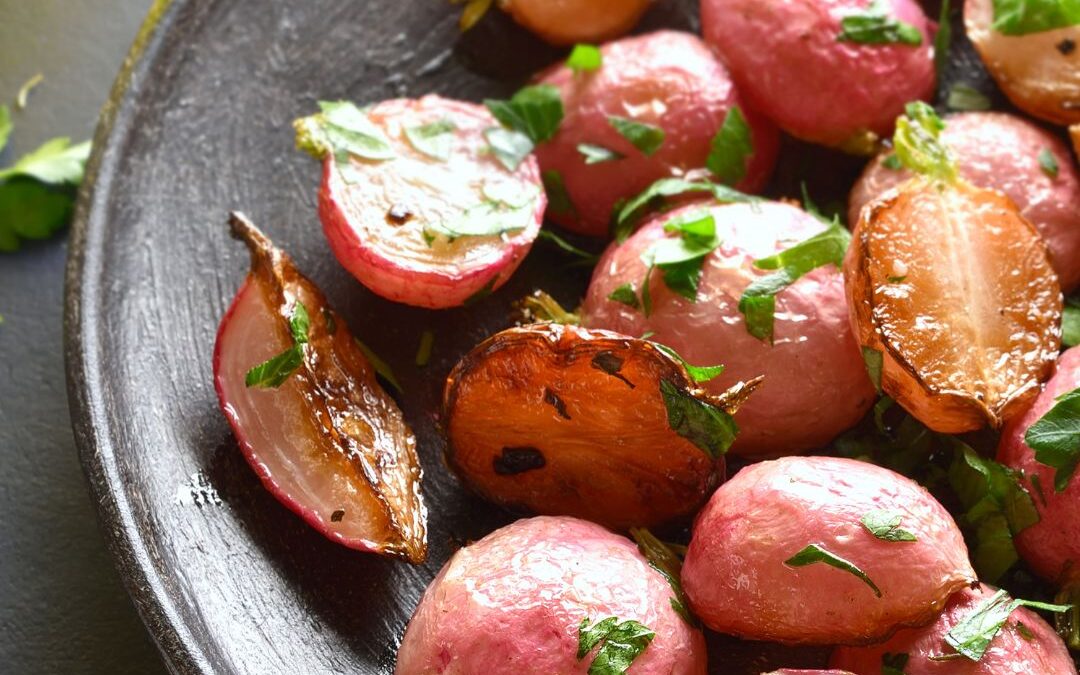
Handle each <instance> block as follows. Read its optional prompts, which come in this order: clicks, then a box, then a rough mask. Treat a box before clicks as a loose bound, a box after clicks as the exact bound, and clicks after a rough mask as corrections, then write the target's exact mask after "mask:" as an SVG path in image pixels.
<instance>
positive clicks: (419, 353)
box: [416, 330, 435, 368]
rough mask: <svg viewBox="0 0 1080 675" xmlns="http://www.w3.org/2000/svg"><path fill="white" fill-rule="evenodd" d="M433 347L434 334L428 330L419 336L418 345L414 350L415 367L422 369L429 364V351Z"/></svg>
mask: <svg viewBox="0 0 1080 675" xmlns="http://www.w3.org/2000/svg"><path fill="white" fill-rule="evenodd" d="M434 346H435V333H432V332H431V331H429V330H426V331H424V332H423V333H421V334H420V345H419V346H418V347H417V348H416V365H417V366H418V367H420V368H423V367H424V366H426V365H427V364H428V363H430V362H431V349H432V347H434Z"/></svg>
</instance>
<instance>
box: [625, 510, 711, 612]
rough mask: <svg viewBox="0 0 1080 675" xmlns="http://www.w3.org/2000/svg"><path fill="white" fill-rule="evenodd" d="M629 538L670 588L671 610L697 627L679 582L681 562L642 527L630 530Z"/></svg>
mask: <svg viewBox="0 0 1080 675" xmlns="http://www.w3.org/2000/svg"><path fill="white" fill-rule="evenodd" d="M630 536H631V537H633V538H634V541H635V542H637V545H638V550H639V551H641V554H642V555H643V556H645V559H646V560H648V561H649V565H650V566H651V567H652V568H653V569H654V570H656V571H657V572H659V573H660V575H661V576H663V577H664V578H665V579H667V582H668V584H669V585H670V586H671V592H672V597H671V608H672V609H674V610H675V612H676V613H678V615H679V616H681V617H682V618H683V621H685V622H686V623H688V624H689V625H691V626H694V627H697V624H696V622H695V621H694V618H693V616H692V615H691V614H690V610H689V609H688V608H687V607H688V605H689V603H688V602H687V600H686V593H685V592H684V591H683V587H682V582H681V581H680V578H681V575H682V560H680V559H679V556H678V555H676V554H675V552H674V551H672V550H671V549H670V548H669V547H668V546H667V544H665V543H664V542H662V541H660V540H659V539H657V538H656V536H655V535H654V534H653V533H652V532H649V531H648V530H647V529H645V528H643V527H632V528H630Z"/></svg>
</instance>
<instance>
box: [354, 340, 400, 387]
mask: <svg viewBox="0 0 1080 675" xmlns="http://www.w3.org/2000/svg"><path fill="white" fill-rule="evenodd" d="M353 340H355V341H356V346H357V347H359V348H360V351H361V352H363V353H364V358H366V359H367V360H368V362H369V363H370V364H371V367H372V368H374V369H375V372H376V374H378V375H379V377H381V378H382V379H384V380H386V382H387V384H389V385H390V386H391V387H393V388H394V389H397V390H398V392H399V393H404V392H405V390H404V389H402V388H401V383H400V382H398V379H397V378H396V377H394V371H393V369H391V368H390V364H388V363H387V362H386V361H383V360H382V359H381V358H379V355H378V354H376V353H375V352H373V351H371V348H370V347H368V346H367V345H366V344H364V343H363V342H360V339H359V338H356V337H354V338H353Z"/></svg>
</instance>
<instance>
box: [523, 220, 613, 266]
mask: <svg viewBox="0 0 1080 675" xmlns="http://www.w3.org/2000/svg"><path fill="white" fill-rule="evenodd" d="M536 236H537V238H538V239H541V240H543V241H550V242H551V243H553V244H555V245H556V246H558V247H559V248H561V249H562V250H564V251H566V252H567V253H569V254H570V255H572V256H575V257H577V258H580V259H581V260H580V261H579V262H580V263H583V264H587V265H594V264H596V261H598V260H600V256H599V255H597V254H595V253H589V252H588V251H586V250H584V249H580V248H578V247H577V246H574V245H573V244H571V243H570V242H568V241H566V240H565V239H563V238H562V237H560V236H559V235H557V234H555V233H554V232H552V231H551V230H546V229H544V230H540V232H539V233H538V234H537V235H536Z"/></svg>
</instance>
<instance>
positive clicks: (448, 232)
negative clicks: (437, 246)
mask: <svg viewBox="0 0 1080 675" xmlns="http://www.w3.org/2000/svg"><path fill="white" fill-rule="evenodd" d="M483 191H484V199H483V201H481V202H480V203H479V204H476V205H474V206H471V207H469V208H468V209H466V210H465V211H463V212H461V213H456V214H454V215H453V216H451V217H450V218H448V219H447V220H444V221H433V222H430V223H428V224H426V225H425V230H424V231H425V232H426V233H427V234H428V235H429V236H430V237H433V236H434V235H436V234H441V235H443V236H444V237H446V238H447V239H448V240H449V241H453V240H455V239H457V238H459V237H494V236H499V235H503V234H509V233H513V232H520V231H521V230H524V229H525V228H527V227H528V226H529V225H531V224H532V222H533V215H534V212H535V207H536V198H537V197H538V196H539V195H538V192H536V191H531V192H530V191H529V190H523V189H522V186H521V185H519V184H516V183H511V184H505V185H504V184H493V183H485V184H484V186H483Z"/></svg>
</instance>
